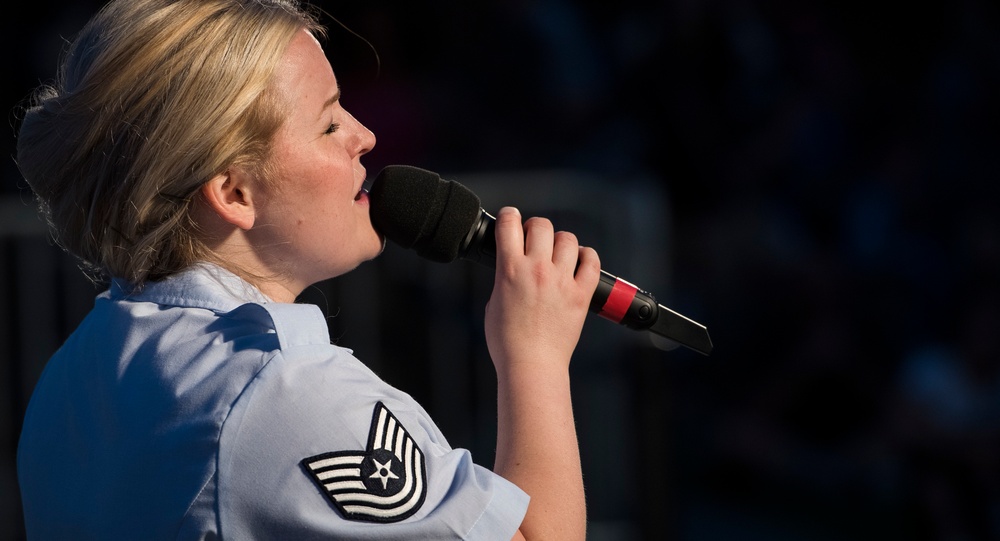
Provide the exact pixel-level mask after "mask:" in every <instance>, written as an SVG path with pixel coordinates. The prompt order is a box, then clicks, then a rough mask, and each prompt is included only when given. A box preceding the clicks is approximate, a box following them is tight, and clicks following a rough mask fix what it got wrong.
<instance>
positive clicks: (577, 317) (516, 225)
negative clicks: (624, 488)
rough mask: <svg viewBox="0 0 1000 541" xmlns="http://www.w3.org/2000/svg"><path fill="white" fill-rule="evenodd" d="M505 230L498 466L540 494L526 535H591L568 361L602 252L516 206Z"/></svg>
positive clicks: (500, 239)
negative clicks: (527, 215) (527, 217)
mask: <svg viewBox="0 0 1000 541" xmlns="http://www.w3.org/2000/svg"><path fill="white" fill-rule="evenodd" d="M496 236H497V272H496V281H495V284H494V290H493V294H492V296H491V298H490V302H489V303H488V304H487V307H486V341H487V345H488V347H489V350H490V355H491V356H492V358H493V363H494V365H495V367H496V370H497V379H498V414H499V425H498V433H497V456H496V464H495V467H494V470H495V471H496V472H497V473H498V474H500V475H502V476H504V477H505V478H507V479H509V480H510V481H512V482H513V483H515V484H516V485H518V486H519V487H520V488H521V489H522V490H524V491H525V492H527V493H528V495H530V496H531V503H530V504H529V506H528V512H527V515H526V516H525V518H524V521H523V522H522V524H521V529H520V531H519V535H520V534H523V536H524V537H525V538H527V539H584V537H585V535H586V503H585V500H584V491H583V476H582V472H581V468H580V453H579V446H578V444H577V437H576V428H575V426H574V421H573V407H572V400H571V396H570V378H569V363H570V358H571V356H572V354H573V350H574V349H575V348H576V345H577V342H578V341H579V338H580V332H581V330H582V328H583V323H584V320H585V318H586V315H587V312H588V309H589V305H590V299H591V297H592V296H593V293H594V290H595V289H596V287H597V282H598V279H599V272H600V261H599V259H598V257H597V253H596V252H595V251H594V250H592V249H590V248H581V247H580V246H579V244H578V242H577V239H576V237H575V236H574V235H573V234H571V233H565V232H559V233H556V232H555V231H554V230H553V227H552V224H551V223H550V222H549V221H548V220H545V219H540V218H532V219H530V220H528V221H527V222H525V223H524V224H523V226H522V223H521V215H520V213H518V212H517V211H516V210H515V209H513V208H504V209H502V210H501V211H500V212H499V213H498V215H497V227H496ZM515 539H517V536H515Z"/></svg>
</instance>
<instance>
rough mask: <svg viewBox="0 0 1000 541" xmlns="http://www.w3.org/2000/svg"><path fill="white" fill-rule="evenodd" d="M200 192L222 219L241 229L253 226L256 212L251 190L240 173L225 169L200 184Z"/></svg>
mask: <svg viewBox="0 0 1000 541" xmlns="http://www.w3.org/2000/svg"><path fill="white" fill-rule="evenodd" d="M201 194H202V197H204V198H205V202H206V203H207V205H208V207H209V208H211V209H212V210H213V211H215V213H216V214H218V215H219V217H220V218H222V219H223V220H224V221H226V222H228V223H230V224H232V225H234V226H236V227H239V228H240V229H243V230H249V229H250V228H252V227H253V224H254V218H255V217H256V212H255V210H254V201H253V197H252V190H251V189H250V186H249V185H248V183H247V182H246V180H245V179H244V178H243V175H242V174H241V173H239V172H236V171H232V170H227V171H225V172H223V173H220V174H218V175H216V176H214V177H212V178H211V179H209V181H208V182H206V183H205V184H204V185H202V187H201Z"/></svg>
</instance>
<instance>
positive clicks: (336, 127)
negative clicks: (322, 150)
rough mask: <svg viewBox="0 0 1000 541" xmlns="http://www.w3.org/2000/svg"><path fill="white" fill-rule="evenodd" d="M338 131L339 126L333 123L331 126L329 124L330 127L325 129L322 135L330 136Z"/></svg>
mask: <svg viewBox="0 0 1000 541" xmlns="http://www.w3.org/2000/svg"><path fill="white" fill-rule="evenodd" d="M338 129H340V124H337V123H336V122H334V123H333V124H330V127H329V128H327V129H326V131H325V132H323V134H324V135H330V134H331V133H333V132H335V131H337V130H338Z"/></svg>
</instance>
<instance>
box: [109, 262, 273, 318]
mask: <svg viewBox="0 0 1000 541" xmlns="http://www.w3.org/2000/svg"><path fill="white" fill-rule="evenodd" d="M109 295H110V297H111V299H112V300H130V301H139V302H154V303H156V304H161V305H169V306H181V307H191V308H206V309H208V310H212V311H215V312H229V311H231V310H233V309H235V308H237V307H239V306H241V305H243V304H246V303H257V304H266V303H269V302H272V301H271V300H270V299H269V298H268V297H267V296H266V295H264V294H263V293H261V291H260V290H259V289H257V288H256V287H254V286H253V285H252V284H250V283H249V282H247V281H246V280H243V279H242V278H240V277H239V276H237V275H235V274H233V273H232V272H230V271H228V270H226V269H224V268H222V267H220V266H218V265H215V264H213V263H207V262H200V263H196V264H194V265H192V266H190V267H188V268H187V269H185V270H183V271H181V272H179V273H177V274H173V275H171V276H168V277H167V278H164V279H163V280H158V281H155V282H147V283H146V284H145V285H144V286H143V287H142V289H140V290H135V288H133V287H132V286H131V284H129V283H128V282H127V281H125V280H119V279H117V278H116V279H114V280H112V282H111V287H110V290H109Z"/></svg>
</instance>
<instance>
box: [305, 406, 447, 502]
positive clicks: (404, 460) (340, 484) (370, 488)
mask: <svg viewBox="0 0 1000 541" xmlns="http://www.w3.org/2000/svg"><path fill="white" fill-rule="evenodd" d="M301 465H302V468H303V469H304V470H305V472H306V474H307V475H308V476H309V477H310V478H311V479H312V480H313V481H315V482H316V484H317V485H319V487H320V489H321V490H322V491H323V493H324V494H325V495H326V496H327V498H328V499H329V500H330V502H331V503H332V504H333V505H334V507H336V508H337V510H338V511H339V512H340V514H341V515H342V516H343V517H344V518H345V519H347V520H355V521H363V522H398V521H401V520H403V519H405V518H407V517H409V516H411V515H413V514H414V513H416V512H417V510H418V509H420V506H421V505H423V503H424V498H425V497H426V496H427V472H426V466H425V464H424V455H423V453H422V452H421V451H420V448H419V447H418V446H417V444H416V442H415V441H413V438H412V437H410V434H409V433H408V432H407V431H406V429H405V428H403V425H402V424H400V422H399V420H398V419H396V416H395V415H393V414H392V412H390V411H389V408H386V407H385V405H384V404H383V403H382V402H379V403H377V404H375V410H374V411H373V413H372V423H371V428H370V429H369V431H368V447H367V449H365V450H364V451H337V452H330V453H323V454H319V455H315V456H311V457H309V458H305V459H303V460H302V461H301Z"/></svg>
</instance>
